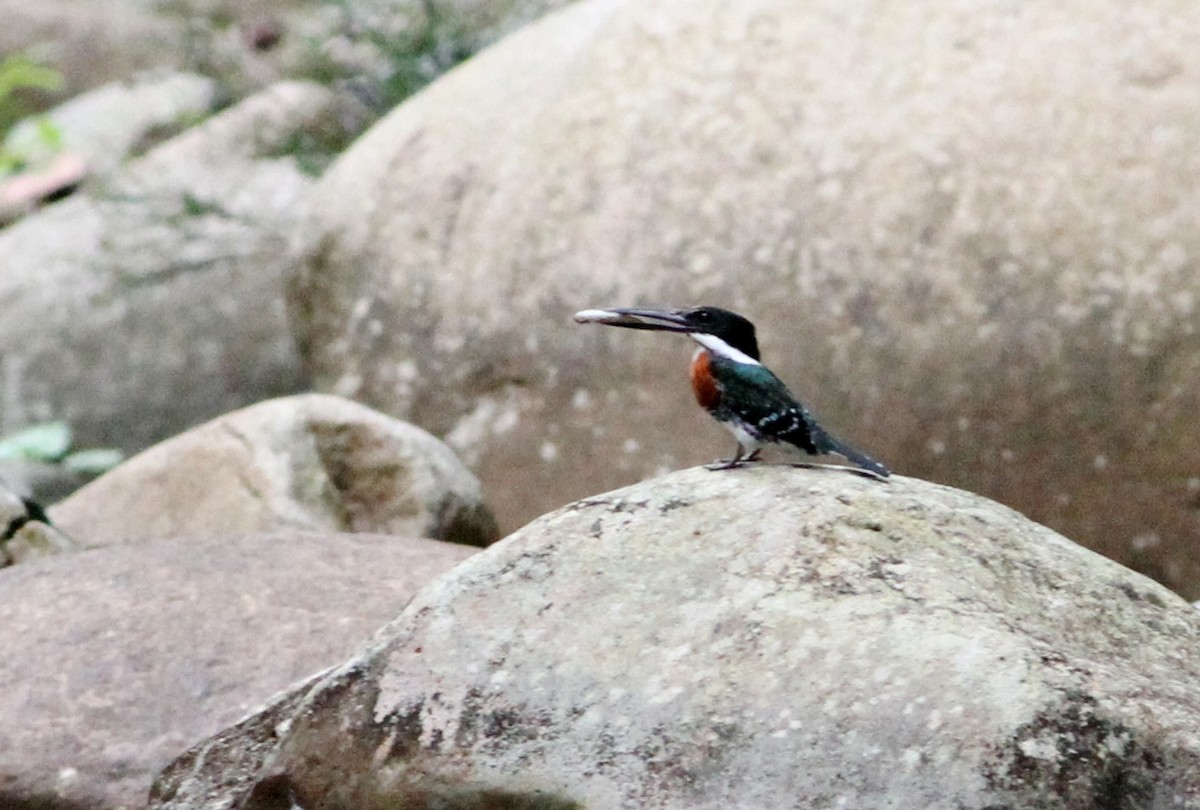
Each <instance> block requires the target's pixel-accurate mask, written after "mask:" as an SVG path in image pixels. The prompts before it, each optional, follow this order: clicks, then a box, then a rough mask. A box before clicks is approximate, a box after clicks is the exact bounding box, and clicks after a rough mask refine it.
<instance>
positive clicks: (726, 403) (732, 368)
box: [575, 307, 890, 478]
mask: <svg viewBox="0 0 1200 810" xmlns="http://www.w3.org/2000/svg"><path fill="white" fill-rule="evenodd" d="M575 320H576V321H577V322H579V323H601V324H605V325H608V326H623V327H626V328H628V329H654V330H659V331H664V332H682V333H684V334H686V335H687V336H689V337H690V338H691V339H692V340H694V341H696V342H697V343H699V344H700V347H699V348H698V349H697V350H696V353H695V355H694V356H693V357H692V393H694V394H695V395H696V401H697V402H699V403H700V405H701V407H703V408H704V409H705V410H706V411H708V412H709V414H710V415H712V417H713V418H714V419H716V420H717V421H718V422H720V423H721V424H722V425H724V426H725V427H726V428H727V429H728V430H729V431H730V432H731V433H733V435H734V438H736V439H737V452H736V453H734V456H733V458H731V459H723V460H721V461H719V462H717V463H716V464H715V465H713V466H712V468H713V469H728V468H731V467H737V466H739V465H741V464H743V463H745V462H747V461H755V460H757V458H758V454H759V451H760V450H761V448H762V447H763V445H765V444H772V443H773V444H789V445H793V446H795V447H798V448H799V449H801V450H803V451H805V452H807V453H809V454H810V455H814V456H815V455H822V454H825V453H833V454H835V455H839V456H842V457H843V458H845V459H847V460H848V461H850V462H851V463H853V464H855V465H857V466H858V467H860V468H862V469H863V470H865V471H867V472H869V473H871V474H873V475H876V476H879V477H881V478H886V477H887V476H888V475H890V472H889V470H888V468H887V467H885V466H883V465H882V464H880V463H879V462H878V461H876V460H875V459H873V458H871V457H870V456H868V455H866V454H865V453H860V452H859V451H857V450H855V449H854V448H853V447H850V446H848V445H846V444H844V443H842V442H840V441H838V440H837V439H835V438H834V437H833V436H830V435H829V434H828V433H827V432H826V431H825V429H824V428H822V427H821V426H820V425H818V424H817V421H816V420H815V419H814V418H813V416H812V414H811V413H809V412H808V409H807V408H805V407H804V406H803V405H801V404H800V403H799V401H797V400H796V398H795V397H794V396H792V392H791V391H789V390H788V388H787V386H786V385H784V384H783V382H782V381H781V380H780V379H779V378H778V377H776V376H775V375H774V373H772V372H771V370H770V369H769V368H767V367H766V366H764V365H763V364H762V362H761V361H760V359H759V354H758V340H757V339H756V338H755V336H754V324H752V323H750V321H748V320H746V319H745V318H743V317H742V316H741V315H738V314H737V313H735V312H730V311H729V310H726V309H719V308H717V307H695V308H693V309H629V308H619V309H585V310H582V311H580V312H576V313H575Z"/></svg>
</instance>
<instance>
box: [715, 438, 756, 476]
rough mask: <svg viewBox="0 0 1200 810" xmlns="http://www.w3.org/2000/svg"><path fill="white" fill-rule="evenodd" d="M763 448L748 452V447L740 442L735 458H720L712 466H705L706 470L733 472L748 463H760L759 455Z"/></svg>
mask: <svg viewBox="0 0 1200 810" xmlns="http://www.w3.org/2000/svg"><path fill="white" fill-rule="evenodd" d="M760 451H761V448H758V447H756V448H754V449H753V450H747V449H746V447H745V446H744V445H743V444H742V443H741V442H738V446H737V452H735V453H734V454H733V458H719V459H717V460H716V461H714V462H713V463H712V464H705V465H704V469H706V470H732V469H733V468H734V467H740V466H742V465H743V464H745V463H746V462H748V461H758V454H759V452H760Z"/></svg>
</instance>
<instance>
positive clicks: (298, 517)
mask: <svg viewBox="0 0 1200 810" xmlns="http://www.w3.org/2000/svg"><path fill="white" fill-rule="evenodd" d="M50 514H51V516H52V518H53V520H54V522H55V524H57V525H59V526H61V527H63V528H64V529H65V530H66V531H68V532H70V533H72V534H74V535H76V536H77V537H79V538H80V539H81V540H82V541H83V542H85V543H87V544H88V545H110V544H113V543H127V542H131V541H135V540H141V539H145V538H153V537H170V536H175V535H182V534H192V533H197V532H203V533H212V532H254V531H269V530H272V529H280V528H290V529H311V530H326V531H348V532H375V533H382V534H403V535H411V536H414V537H429V538H433V539H438V540H449V541H452V542H458V543H466V544H470V545H481V546H482V545H487V544H488V543H490V542H492V541H494V540H496V539H497V537H498V534H497V531H496V523H495V520H494V519H493V518H492V515H491V513H490V512H489V511H488V509H487V507H486V506H485V505H484V503H483V496H482V494H481V493H480V490H479V481H478V480H477V479H476V478H475V476H474V475H473V474H472V473H471V472H470V471H469V470H468V469H467V468H466V467H465V466H463V464H462V462H461V461H459V460H458V458H456V457H455V455H454V453H453V452H452V451H451V450H450V449H449V448H448V447H446V445H444V444H442V443H441V442H440V441H438V440H437V439H435V438H434V437H433V436H430V435H429V434H428V433H426V432H425V431H423V430H420V429H418V428H415V427H413V426H412V425H409V424H407V423H404V422H400V421H398V420H396V419H392V418H390V417H388V416H385V415H383V414H381V413H379V412H377V411H373V410H371V409H370V408H367V407H366V406H363V405H359V404H357V403H354V402H350V401H348V400H344V399H340V398H338V397H331V396H326V395H321V394H306V395H299V396H294V397H287V398H284V399H278V400H273V401H270V402H264V403H260V404H258V405H254V406H252V407H249V408H245V409H243V410H240V411H236V412H234V413H231V414H227V415H225V416H222V417H220V418H219V419H216V420H214V421H212V422H209V423H207V424H204V425H201V426H200V427H197V428H194V429H192V430H190V431H188V432H186V433H184V434H182V435H180V436H177V437H175V438H173V439H169V440H168V441H165V442H163V443H161V444H158V445H155V446H154V447H152V448H150V449H149V450H146V451H145V452H143V453H140V454H139V455H137V456H135V457H134V458H132V459H129V460H128V461H126V462H125V463H124V464H121V465H119V466H118V467H117V468H116V469H114V470H112V471H111V472H109V473H107V474H106V475H103V476H101V477H100V478H98V479H97V480H95V481H93V482H92V483H91V484H88V485H87V486H86V487H84V488H83V489H81V490H79V491H78V492H76V493H75V494H74V495H72V496H71V497H70V498H68V499H67V500H65V501H63V502H62V503H60V504H57V505H55V506H54V507H52V508H51V509H50Z"/></svg>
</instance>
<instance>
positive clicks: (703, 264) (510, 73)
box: [293, 0, 1200, 595]
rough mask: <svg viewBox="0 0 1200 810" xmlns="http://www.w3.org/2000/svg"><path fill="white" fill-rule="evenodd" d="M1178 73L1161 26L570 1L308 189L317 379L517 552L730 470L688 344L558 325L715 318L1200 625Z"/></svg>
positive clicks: (299, 307) (1196, 209) (1185, 120)
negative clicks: (443, 444) (1140, 576)
mask: <svg viewBox="0 0 1200 810" xmlns="http://www.w3.org/2000/svg"><path fill="white" fill-rule="evenodd" d="M1196 40H1200V6H1197V5H1188V4H1183V3H1178V2H1174V0H1149V2H1143V3H1137V4H1130V3H1126V2H1121V0H1102V2H1098V3H1097V2H1090V1H1088V0H1069V2H1063V3H1055V4H1038V3H1030V2H1016V3H990V4H982V5H981V4H979V3H975V2H970V1H969V0H954V1H953V2H946V3H938V4H936V5H934V6H932V7H930V6H926V5H919V4H912V3H908V2H904V0H886V1H885V2H878V3H872V4H870V5H869V6H866V5H861V4H859V5H856V4H849V5H848V4H846V3H843V2H840V0H821V1H820V2H815V3H807V4H805V5H804V6H803V8H800V7H797V6H796V5H795V4H794V3H790V2H784V1H783V0H767V2H755V3H740V4H734V5H733V6H731V5H730V4H729V3H725V2H718V0H683V1H682V2H675V3H642V2H636V0H587V2H583V3H580V4H578V5H575V6H573V7H571V8H569V9H566V10H565V11H563V12H560V13H558V14H556V15H554V16H552V17H547V18H545V19H543V20H541V21H539V22H537V23H535V24H533V25H532V26H530V27H529V28H527V29H525V30H523V31H521V32H519V33H518V34H517V35H515V36H514V37H512V38H510V39H508V40H506V41H504V42H502V43H500V44H499V45H498V46H496V47H494V48H493V49H491V50H490V51H488V52H486V53H484V54H481V55H480V56H478V57H476V58H475V59H474V60H472V62H471V63H470V64H467V65H464V66H463V67H462V69H460V70H458V71H455V72H453V73H451V74H448V75H446V76H444V77H443V78H442V79H441V80H439V81H438V82H437V83H436V84H435V86H433V87H431V88H429V91H428V92H426V93H424V94H422V95H421V96H419V97H415V98H413V99H411V100H410V102H409V103H406V104H404V105H402V106H401V107H400V108H399V109H397V110H396V111H395V112H394V113H393V114H392V115H391V116H390V117H389V118H388V119H386V120H385V121H384V122H382V123H381V124H380V125H378V126H377V127H375V128H374V129H373V130H372V131H371V132H369V133H368V134H367V135H366V136H365V137H363V138H362V139H360V141H359V142H358V143H357V144H356V145H355V146H354V147H353V148H352V149H351V150H350V151H349V152H348V153H347V154H346V155H345V156H344V157H343V158H342V160H341V161H340V163H339V164H337V165H336V166H335V167H334V168H333V169H332V170H331V171H330V172H329V173H327V174H326V175H325V177H324V178H323V179H322V182H321V184H320V187H319V188H320V190H319V193H318V194H316V195H314V197H313V199H314V201H315V207H314V210H313V212H312V214H311V217H310V220H309V222H308V224H307V225H306V226H305V229H304V232H305V235H306V236H307V237H309V242H308V256H307V261H306V264H305V265H304V267H303V270H302V272H301V273H300V274H299V277H298V283H297V284H296V286H295V293H294V296H293V298H294V304H295V307H294V309H295V312H296V314H297V322H298V323H299V324H300V326H301V331H302V333H303V335H304V337H305V341H306V346H307V357H308V358H309V360H310V361H311V367H312V368H313V370H314V371H315V373H316V378H317V381H318V383H319V385H321V386H322V387H323V388H326V389H328V390H332V391H335V392H338V393H341V394H345V395H351V396H353V397H355V398H361V399H363V400H364V401H367V402H369V403H372V404H374V405H376V406H378V407H383V408H385V409H386V410H388V411H389V412H393V413H397V414H398V415H401V416H403V417H404V418H408V419H410V420H412V421H413V422H414V423H416V424H419V425H421V426H422V427H425V428H427V429H429V430H431V431H433V432H435V433H436V434H438V435H441V436H445V437H446V438H447V440H448V441H450V443H451V444H452V445H453V446H454V447H455V448H456V449H458V450H459V451H460V452H461V453H462V454H463V455H464V457H465V458H467V459H468V460H469V461H470V462H472V463H473V465H474V466H475V469H476V470H477V471H478V473H479V475H480V477H481V478H482V480H483V482H484V486H485V487H486V488H487V489H488V490H489V494H490V498H491V501H492V503H493V506H494V508H495V509H496V511H497V515H498V517H499V519H500V521H501V525H502V527H505V528H508V527H514V526H517V525H520V524H521V523H523V522H524V521H526V520H528V519H530V518H532V517H533V516H535V515H537V514H540V513H542V512H544V511H546V510H547V509H550V508H554V507H555V506H557V505H559V504H561V503H564V502H566V501H568V500H572V499H574V498H577V497H582V496H584V495H585V494H586V493H588V492H596V491H599V490H602V489H607V488H611V487H614V486H618V485H622V484H626V483H630V482H631V481H633V480H636V479H638V478H641V477H644V476H646V475H648V474H656V473H658V472H660V471H664V470H666V469H673V468H677V467H679V466H683V465H687V464H693V463H698V462H707V461H709V460H711V459H713V458H716V457H717V456H719V455H721V454H722V453H727V452H728V448H727V445H728V436H727V435H726V434H725V433H724V432H723V431H722V430H721V429H720V428H717V427H709V426H708V423H707V421H706V419H705V417H704V416H703V414H701V413H699V412H698V411H697V410H696V409H695V406H694V405H693V403H692V402H691V398H690V396H689V395H688V393H687V391H686V383H685V382H684V379H685V376H686V375H685V371H684V368H683V366H684V363H685V360H686V357H687V356H688V353H689V351H690V346H687V345H685V344H686V342H685V341H681V340H678V339H676V340H672V339H670V338H666V337H662V336H647V335H645V334H636V333H628V332H622V333H617V332H614V331H612V330H609V331H604V330H596V329H580V328H578V327H574V326H573V325H572V324H571V323H570V314H571V312H573V311H574V310H576V309H580V308H583V307H590V306H612V305H622V304H624V305H633V304H646V303H653V304H668V305H692V304H706V303H711V304H717V305H723V306H726V307H729V308H732V309H735V310H739V311H742V312H744V314H746V315H748V316H750V317H751V319H752V320H754V321H755V322H756V323H758V324H759V326H760V332H761V343H762V348H763V352H764V357H765V359H766V360H767V362H768V364H769V365H771V366H772V367H773V368H775V370H776V371H777V372H778V373H779V375H780V376H781V377H782V378H783V379H784V381H785V382H787V383H788V384H789V385H790V386H792V387H793V389H794V390H795V391H796V392H797V393H798V394H799V395H800V396H801V397H802V398H804V399H805V400H806V401H807V404H808V405H809V406H810V407H811V408H812V409H813V410H814V412H815V413H816V414H817V415H818V416H819V417H820V418H821V419H822V420H823V421H824V422H826V423H827V424H828V427H829V428H830V429H831V430H832V431H833V432H835V433H837V434H840V435H843V436H845V438H847V439H848V440H851V441H853V442H855V443H857V444H859V445H861V446H862V447H863V448H864V449H866V450H868V451H871V452H873V453H874V454H876V455H878V456H879V457H880V458H881V459H883V460H885V461H887V462H889V463H890V464H891V465H893V466H894V467H895V468H896V469H898V470H900V471H902V472H905V473H909V474H912V475H917V476H920V477H924V478H931V479H934V480H941V481H944V482H947V483H953V484H955V485H957V486H962V487H964V488H966V489H970V490H973V491H979V492H982V493H984V494H986V495H989V496H990V497H993V498H996V499H998V500H1001V501H1003V502H1004V503H1007V504H1009V505H1012V506H1014V507H1017V508H1019V509H1021V510H1022V511H1023V512H1025V513H1027V514H1030V515H1031V516H1032V517H1034V518H1035V519H1037V520H1040V521H1041V522H1044V523H1047V524H1048V525H1051V526H1052V527H1054V528H1056V529H1058V530H1060V531H1063V532H1064V533H1066V534H1067V535H1069V536H1071V537H1073V538H1075V539H1077V540H1079V541H1080V542H1083V543H1085V544H1087V545H1089V546H1091V547H1093V548H1096V549H1098V550H1101V551H1103V552H1104V553H1106V554H1109V555H1111V556H1114V557H1116V558H1117V559H1119V560H1122V561H1125V562H1128V563H1130V564H1132V565H1135V566H1137V567H1138V568H1139V569H1141V570H1143V571H1145V572H1147V573H1149V574H1151V575H1153V576H1154V577H1156V578H1158V579H1160V580H1162V581H1165V582H1167V583H1169V584H1171V585H1172V586H1174V587H1178V588H1180V589H1181V590H1184V591H1186V592H1189V593H1191V594H1193V595H1200V591H1198V590H1196V585H1195V583H1196V582H1200V556H1197V555H1196V554H1194V553H1193V551H1192V545H1193V544H1194V541H1195V537H1196V535H1197V531H1198V530H1200V528H1198V527H1200V523H1198V520H1200V512H1198V511H1197V503H1198V498H1200V477H1198V472H1197V471H1198V470H1200V438H1198V434H1197V432H1196V430H1195V418H1194V415H1195V414H1196V413H1197V412H1200V333H1198V332H1197V329H1196V324H1197V315H1198V311H1197V304H1198V302H1200V267H1198V265H1197V257H1200V231H1198V230H1197V229H1196V227H1195V223H1196V222H1198V221H1200V185H1197V184H1196V183H1194V182H1193V181H1192V178H1194V177H1196V176H1198V175H1200V151H1198V150H1196V149H1194V148H1193V140H1192V138H1191V137H1190V136H1189V135H1188V133H1190V132H1194V131H1197V130H1198V129H1200V49H1197V48H1193V47H1191V44H1190V43H1191V42H1193V41H1196ZM581 458H603V459H604V462H605V463H604V464H598V465H597V464H593V465H586V466H584V465H580V464H579V463H578V460H579V459H581ZM513 469H520V470H521V474H520V475H512V474H510V471H511V470H513Z"/></svg>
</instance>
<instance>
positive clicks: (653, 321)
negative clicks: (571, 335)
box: [575, 307, 690, 332]
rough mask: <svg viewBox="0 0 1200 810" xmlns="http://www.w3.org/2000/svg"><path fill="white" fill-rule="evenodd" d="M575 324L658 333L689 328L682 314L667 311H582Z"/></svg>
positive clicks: (621, 308)
mask: <svg viewBox="0 0 1200 810" xmlns="http://www.w3.org/2000/svg"><path fill="white" fill-rule="evenodd" d="M575 322H576V323H600V324H604V325H605V326H622V327H624V328H626V329H652V330H655V331H660V332H688V331H690V328H689V326H688V322H687V320H686V319H685V318H684V317H683V315H682V314H680V313H678V312H674V311H672V310H669V309H633V308H629V307H617V308H614V309H583V310H580V311H579V312H576V313H575Z"/></svg>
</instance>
